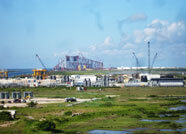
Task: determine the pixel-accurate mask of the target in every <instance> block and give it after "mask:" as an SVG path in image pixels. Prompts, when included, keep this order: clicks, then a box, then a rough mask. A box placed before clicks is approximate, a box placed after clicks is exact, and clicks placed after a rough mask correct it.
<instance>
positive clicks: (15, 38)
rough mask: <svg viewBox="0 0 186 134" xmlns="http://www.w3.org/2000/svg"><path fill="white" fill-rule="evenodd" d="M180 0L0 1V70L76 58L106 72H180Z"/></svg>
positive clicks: (183, 26)
mask: <svg viewBox="0 0 186 134" xmlns="http://www.w3.org/2000/svg"><path fill="white" fill-rule="evenodd" d="M185 5H186V0H0V61H1V62H0V69H6V68H35V67H41V65H40V63H39V61H38V60H37V59H36V57H35V54H36V53H37V54H38V55H39V56H40V57H41V59H42V60H43V62H44V63H45V64H46V66H47V67H53V66H55V65H56V64H57V63H58V61H59V59H60V57H61V58H64V56H65V55H76V54H81V55H83V56H85V57H88V58H91V59H95V60H102V61H104V63H105V66H106V67H110V66H115V67H116V66H135V59H134V57H133V56H132V52H135V53H136V55H137V57H138V58H139V61H140V64H141V66H147V42H148V41H150V42H151V52H152V53H151V59H153V56H154V54H155V53H156V52H157V53H158V57H157V60H156V62H155V64H154V66H180V67H186V8H185Z"/></svg>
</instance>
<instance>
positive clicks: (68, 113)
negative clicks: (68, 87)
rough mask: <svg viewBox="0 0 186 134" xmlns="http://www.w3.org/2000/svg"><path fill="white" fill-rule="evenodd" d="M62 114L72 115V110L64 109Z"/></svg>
mask: <svg viewBox="0 0 186 134" xmlns="http://www.w3.org/2000/svg"><path fill="white" fill-rule="evenodd" d="M64 115H67V116H69V115H72V111H66V112H64Z"/></svg>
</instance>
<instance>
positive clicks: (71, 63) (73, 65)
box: [54, 56, 103, 70]
mask: <svg viewBox="0 0 186 134" xmlns="http://www.w3.org/2000/svg"><path fill="white" fill-rule="evenodd" d="M60 65H61V66H60ZM86 69H95V70H100V69H103V62H100V61H95V60H91V59H87V58H85V57H83V56H66V57H65V60H64V61H61V62H59V63H58V64H57V65H56V66H55V67H54V70H86Z"/></svg>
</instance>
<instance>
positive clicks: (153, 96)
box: [148, 94, 158, 97]
mask: <svg viewBox="0 0 186 134" xmlns="http://www.w3.org/2000/svg"><path fill="white" fill-rule="evenodd" d="M148 97H158V95H154V94H152V95H149V96H148Z"/></svg>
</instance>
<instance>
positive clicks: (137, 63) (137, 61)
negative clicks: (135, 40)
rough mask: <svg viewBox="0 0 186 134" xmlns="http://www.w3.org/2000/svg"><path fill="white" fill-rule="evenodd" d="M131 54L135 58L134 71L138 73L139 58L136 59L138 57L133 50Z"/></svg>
mask: <svg viewBox="0 0 186 134" xmlns="http://www.w3.org/2000/svg"><path fill="white" fill-rule="evenodd" d="M132 54H133V55H134V57H135V59H136V72H137V73H138V67H139V66H140V64H139V60H138V58H137V56H136V54H135V53H134V52H133V53H132Z"/></svg>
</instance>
